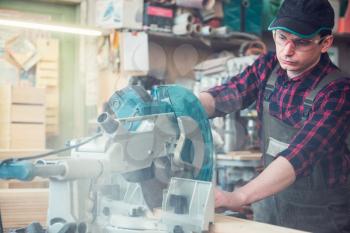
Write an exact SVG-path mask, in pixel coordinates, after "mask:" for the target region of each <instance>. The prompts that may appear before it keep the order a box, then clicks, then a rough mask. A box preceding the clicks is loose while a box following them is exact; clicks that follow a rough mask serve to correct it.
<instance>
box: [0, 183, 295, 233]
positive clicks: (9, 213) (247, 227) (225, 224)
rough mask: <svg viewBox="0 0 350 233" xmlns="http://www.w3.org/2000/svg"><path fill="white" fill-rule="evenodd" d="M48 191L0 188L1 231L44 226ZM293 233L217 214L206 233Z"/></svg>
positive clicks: (280, 228)
mask: <svg viewBox="0 0 350 233" xmlns="http://www.w3.org/2000/svg"><path fill="white" fill-rule="evenodd" d="M47 204H48V189H0V208H1V212H2V219H3V223H4V228H5V229H8V228H18V227H25V226H27V225H28V224H30V223H31V222H33V221H38V222H40V223H41V224H43V225H45V222H46V212H47ZM254 232H258V233H265V232H266V233H289V232H290V233H297V232H301V231H296V230H292V229H287V228H283V227H278V226H273V225H269V224H264V223H258V222H254V221H250V220H245V219H240V218H234V217H227V216H224V215H219V214H217V215H216V216H215V223H214V224H212V225H211V227H210V233H254Z"/></svg>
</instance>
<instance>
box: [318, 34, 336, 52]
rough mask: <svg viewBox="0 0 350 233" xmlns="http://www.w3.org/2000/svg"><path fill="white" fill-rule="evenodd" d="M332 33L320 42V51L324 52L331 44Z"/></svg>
mask: <svg viewBox="0 0 350 233" xmlns="http://www.w3.org/2000/svg"><path fill="white" fill-rule="evenodd" d="M333 40H334V37H333V35H329V36H327V37H326V38H325V39H324V40H323V41H322V43H321V53H325V52H327V51H328V49H329V48H330V47H331V46H332V45H333Z"/></svg>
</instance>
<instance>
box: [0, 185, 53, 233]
mask: <svg viewBox="0 0 350 233" xmlns="http://www.w3.org/2000/svg"><path fill="white" fill-rule="evenodd" d="M48 194H49V192H48V189H0V209H1V215H2V221H3V227H4V228H5V229H9V228H19V227H25V226H27V225H29V224H30V223H32V222H33V221H38V222H40V224H42V225H44V226H45V225H46V214H47V208H48Z"/></svg>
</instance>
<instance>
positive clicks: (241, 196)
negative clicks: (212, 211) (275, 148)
mask: <svg viewBox="0 0 350 233" xmlns="http://www.w3.org/2000/svg"><path fill="white" fill-rule="evenodd" d="M295 179H296V176H295V172H294V168H293V166H292V165H291V164H290V162H289V161H288V160H287V159H285V158H284V157H278V158H277V159H275V160H274V161H273V162H272V163H271V164H270V165H269V166H268V167H267V168H265V170H264V171H263V172H262V173H260V174H259V175H258V176H257V177H256V178H254V179H253V180H251V181H250V182H248V183H247V184H246V185H244V186H242V187H240V188H238V189H235V190H234V191H233V192H225V191H222V190H220V189H216V190H215V208H220V207H224V208H227V209H231V210H234V211H240V210H241V209H242V208H243V206H244V205H248V204H251V203H254V202H256V201H259V200H261V199H264V198H266V197H269V196H271V195H273V194H275V193H278V192H280V191H282V190H283V189H285V188H286V187H288V186H289V185H291V184H292V183H293V182H294V181H295Z"/></svg>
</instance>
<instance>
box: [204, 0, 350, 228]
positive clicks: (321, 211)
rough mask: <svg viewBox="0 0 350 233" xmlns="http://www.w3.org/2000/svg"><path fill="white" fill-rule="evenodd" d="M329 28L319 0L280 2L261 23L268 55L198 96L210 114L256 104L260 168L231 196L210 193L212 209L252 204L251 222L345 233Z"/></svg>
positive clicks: (337, 83) (348, 102)
mask: <svg viewBox="0 0 350 233" xmlns="http://www.w3.org/2000/svg"><path fill="white" fill-rule="evenodd" d="M333 26H334V12H333V9H332V7H331V5H330V4H329V2H328V1H327V0H285V1H284V2H283V4H282V6H281V8H280V9H279V12H278V13H277V16H276V18H275V20H274V21H273V22H272V23H271V25H270V26H269V30H270V31H272V34H273V39H274V42H275V45H276V53H272V52H271V53H267V54H265V55H262V56H260V57H259V58H258V59H257V60H256V61H255V62H254V64H253V65H252V66H249V67H248V68H246V69H245V70H244V71H243V72H242V73H241V74H239V75H237V76H235V77H233V78H232V79H231V80H230V81H229V82H227V83H226V84H223V85H221V86H217V87H214V88H212V89H210V90H208V91H207V92H202V93H201V94H200V100H201V102H202V104H203V106H204V107H205V109H206V111H207V113H208V115H209V116H210V117H216V116H223V115H225V114H227V113H230V112H233V111H237V110H240V109H243V108H246V107H248V106H249V105H250V104H252V103H253V102H254V101H257V111H258V114H259V120H260V121H261V125H262V127H261V137H262V150H263V162H264V166H265V169H264V171H263V172H262V173H261V174H259V175H258V176H257V177H256V178H255V179H253V180H252V181H251V182H249V183H248V184H246V185H245V186H243V187H241V188H239V189H236V190H234V191H233V192H224V191H220V190H219V189H217V190H216V193H215V202H216V207H225V208H229V209H232V210H240V209H241V208H242V207H243V206H244V205H247V204H250V203H255V204H254V205H253V207H254V217H255V219H256V220H257V221H262V222H266V223H271V224H277V225H280V226H285V227H291V228H296V229H300V230H306V231H311V232H350V195H349V193H350V192H349V185H348V176H349V172H350V152H349V150H348V148H347V145H346V137H347V135H348V134H349V132H350V76H347V75H345V74H342V73H340V72H339V71H338V69H337V67H336V66H335V65H333V64H332V62H331V61H330V59H329V57H328V54H327V51H328V49H329V48H330V47H331V45H332V42H333V36H332V35H331V31H332V28H333ZM259 200H262V201H259ZM257 201H259V202H257ZM256 202H257V203H256Z"/></svg>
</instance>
